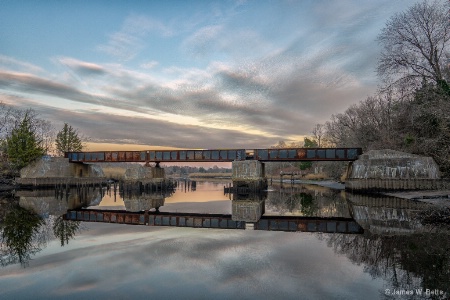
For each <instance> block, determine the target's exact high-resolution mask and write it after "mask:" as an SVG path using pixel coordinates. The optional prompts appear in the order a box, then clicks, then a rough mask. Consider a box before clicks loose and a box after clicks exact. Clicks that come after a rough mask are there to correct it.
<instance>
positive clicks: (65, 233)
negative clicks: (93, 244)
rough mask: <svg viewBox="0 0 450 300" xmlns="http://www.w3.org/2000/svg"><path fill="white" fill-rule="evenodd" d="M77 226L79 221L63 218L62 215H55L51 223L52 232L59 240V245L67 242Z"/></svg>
mask: <svg viewBox="0 0 450 300" xmlns="http://www.w3.org/2000/svg"><path fill="white" fill-rule="evenodd" d="M79 228H80V222H79V221H71V220H64V219H63V217H62V216H60V217H57V218H56V219H55V221H54V223H53V233H54V234H55V236H56V237H57V238H58V239H59V240H60V241H61V247H64V245H67V244H69V240H70V239H72V238H73V237H74V236H75V233H76V232H77V231H78V229H79Z"/></svg>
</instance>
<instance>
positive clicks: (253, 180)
mask: <svg viewBox="0 0 450 300" xmlns="http://www.w3.org/2000/svg"><path fill="white" fill-rule="evenodd" d="M232 166H233V176H232V178H231V179H232V181H233V187H234V188H242V187H246V188H248V189H249V191H259V190H265V189H267V178H266V177H265V172H264V164H263V163H262V162H260V161H258V160H243V161H240V160H235V161H233V163H232Z"/></svg>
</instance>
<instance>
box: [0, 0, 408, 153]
mask: <svg viewBox="0 0 450 300" xmlns="http://www.w3.org/2000/svg"><path fill="white" fill-rule="evenodd" d="M414 2H415V1H412V0H397V1H390V0H376V1H373V0H371V1H368V0H367V1H361V0H340V1H331V0H314V1H312V0H311V1H308V0H302V1H300V0H299V1H295V0H286V1H283V0H279V1H268V0H261V1H243V0H239V1H225V0H224V1H95V0H93V1H52V0H49V1H31V0H30V1H12V0H0V7H1V9H0V101H1V102H3V103H4V104H7V105H11V106H14V107H17V108H20V109H27V108H32V109H34V110H35V111H36V112H38V113H39V115H40V117H41V118H43V119H46V120H49V121H51V122H52V124H53V126H54V127H55V130H56V131H58V130H60V129H61V128H62V127H63V124H64V122H66V123H68V124H69V125H71V126H73V127H74V128H77V129H78V131H79V133H80V134H82V135H83V136H86V137H88V138H89V143H90V144H89V145H90V146H89V147H90V149H89V150H114V149H116V150H123V149H136V150H140V149H143V148H144V149H145V148H148V149H153V148H154V147H176V148H202V149H213V148H245V149H252V148H265V147H269V146H271V145H274V144H276V143H277V142H278V141H281V140H283V141H288V142H299V141H303V138H304V136H308V135H311V130H312V128H313V127H314V125H315V124H318V123H324V122H326V121H328V120H329V119H330V117H331V115H332V114H337V113H341V112H343V111H345V109H347V108H348V107H349V106H350V105H352V104H356V103H358V102H359V101H362V100H364V99H365V98H366V97H368V96H370V95H373V93H374V92H375V91H376V89H377V84H378V82H379V81H378V79H377V76H376V71H375V69H376V64H377V59H378V55H379V52H380V49H381V47H380V45H379V44H378V43H377V41H376V37H377V35H378V34H379V33H380V31H381V29H382V28H383V27H384V25H385V23H386V21H387V20H388V19H389V18H390V17H391V16H392V15H393V14H395V13H397V12H401V11H404V10H406V9H407V8H408V7H410V6H411V5H412V4H414ZM95 144H96V145H95ZM102 147H103V148H102Z"/></svg>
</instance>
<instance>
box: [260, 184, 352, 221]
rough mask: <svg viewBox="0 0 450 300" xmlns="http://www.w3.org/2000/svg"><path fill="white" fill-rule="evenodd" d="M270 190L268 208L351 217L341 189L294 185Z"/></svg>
mask: <svg viewBox="0 0 450 300" xmlns="http://www.w3.org/2000/svg"><path fill="white" fill-rule="evenodd" d="M272 187H273V188H276V189H278V191H276V192H270V193H269V194H268V199H267V201H266V209H267V210H272V211H276V212H277V213H279V214H281V215H284V214H285V213H291V214H297V215H303V216H311V217H312V216H316V217H350V215H349V210H348V204H347V203H346V201H345V199H344V198H343V197H342V195H341V191H338V190H331V189H328V188H325V187H317V186H303V185H293V186H291V187H287V188H286V187H277V186H274V185H272Z"/></svg>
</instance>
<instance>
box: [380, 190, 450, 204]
mask: <svg viewBox="0 0 450 300" xmlns="http://www.w3.org/2000/svg"><path fill="white" fill-rule="evenodd" d="M382 194H383V195H386V196H393V197H397V198H402V199H408V200H411V201H421V202H426V203H430V204H434V205H437V206H443V207H450V190H439V191H426V190H425V191H405V192H393V193H382Z"/></svg>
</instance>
